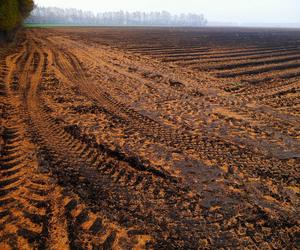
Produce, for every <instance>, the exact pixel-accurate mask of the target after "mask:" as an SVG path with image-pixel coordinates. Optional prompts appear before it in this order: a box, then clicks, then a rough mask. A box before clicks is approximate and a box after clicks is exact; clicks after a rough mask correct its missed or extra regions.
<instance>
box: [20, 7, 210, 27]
mask: <svg viewBox="0 0 300 250" xmlns="http://www.w3.org/2000/svg"><path fill="white" fill-rule="evenodd" d="M26 23H29V24H57V25H107V26H135V25H145V26H204V25H206V23H207V21H206V19H205V18H204V16H203V15H197V14H180V15H172V14H170V13H169V12H167V11H161V12H147V13H146V12H140V11H136V12H124V11H116V12H102V13H97V14H94V13H93V12H91V11H82V10H78V9H62V8H56V7H37V8H35V9H34V10H33V12H32V14H31V16H30V17H29V18H28V19H27V20H26Z"/></svg>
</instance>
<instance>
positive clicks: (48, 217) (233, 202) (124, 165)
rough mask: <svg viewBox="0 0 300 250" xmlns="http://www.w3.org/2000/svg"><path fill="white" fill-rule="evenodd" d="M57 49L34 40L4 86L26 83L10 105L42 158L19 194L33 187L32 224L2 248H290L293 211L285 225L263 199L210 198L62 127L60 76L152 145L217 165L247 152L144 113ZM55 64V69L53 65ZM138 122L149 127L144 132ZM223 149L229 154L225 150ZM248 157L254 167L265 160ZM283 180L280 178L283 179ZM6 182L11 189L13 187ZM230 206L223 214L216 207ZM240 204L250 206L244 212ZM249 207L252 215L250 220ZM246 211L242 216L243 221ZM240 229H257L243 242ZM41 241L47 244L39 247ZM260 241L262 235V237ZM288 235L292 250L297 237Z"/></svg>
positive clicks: (12, 153) (29, 193)
mask: <svg viewBox="0 0 300 250" xmlns="http://www.w3.org/2000/svg"><path fill="white" fill-rule="evenodd" d="M51 49H53V47H49V49H45V47H44V46H41V45H40V40H39V39H37V38H35V36H34V35H32V34H31V35H30V37H29V39H28V43H27V45H26V49H25V50H24V51H23V52H22V54H21V55H20V57H19V58H20V61H18V63H16V62H15V65H14V66H11V73H10V74H9V75H10V76H9V77H8V78H9V80H7V83H8V84H7V86H9V85H12V83H13V81H14V80H15V79H14V76H15V75H18V78H19V79H18V82H19V83H20V84H19V87H18V88H17V89H16V90H12V91H11V93H9V94H8V95H9V96H14V94H13V93H15V94H16V95H15V96H14V97H13V98H14V100H13V101H12V100H11V101H10V102H11V103H13V104H14V107H15V108H14V109H15V110H16V112H17V113H18V112H20V113H22V118H23V119H24V120H25V122H26V124H27V127H26V129H27V131H26V133H27V132H28V133H29V134H30V135H31V138H32V139H31V140H32V142H34V144H35V146H34V145H31V143H30V142H28V143H22V144H21V145H20V146H18V147H22V148H24V149H23V151H26V152H28V153H29V152H33V151H34V150H33V148H34V147H36V149H35V150H36V151H37V156H36V159H35V158H33V159H32V161H33V164H32V166H34V167H31V165H26V166H29V167H28V168H29V170H27V169H26V171H25V170H24V171H25V172H26V175H24V178H25V182H26V183H25V187H24V185H23V184H22V183H20V187H22V190H23V189H24V190H27V189H28V191H26V192H25V191H24V193H26V195H27V196H29V198H30V199H31V201H30V202H29V203H30V204H29V205H27V203H26V205H24V208H25V210H26V211H25V212H26V216H27V217H29V218H30V221H34V222H31V223H32V225H31V224H30V225H27V224H24V225H22V226H23V227H20V229H18V230H19V232H20V233H16V232H15V231H12V232H10V231H9V230H7V229H5V230H4V232H5V233H6V232H10V233H9V237H6V238H7V239H8V240H6V241H4V244H6V245H10V246H11V247H12V248H13V246H16V247H17V248H18V246H20V244H21V243H23V242H24V241H26V244H28V248H38V247H40V248H51V247H52V248H54V249H55V248H56V249H67V248H71V249H118V248H121V249H131V248H136V249H141V248H146V246H148V247H150V248H151V247H152V248H155V249H163V248H165V249H166V248H169V249H179V248H180V249H187V248H188V249H197V248H199V247H201V248H205V247H207V248H217V247H221V246H227V247H237V246H246V245H248V246H252V247H257V248H260V247H262V246H263V243H265V244H264V246H266V245H268V246H273V245H272V244H275V243H274V242H275V241H277V240H278V241H279V243H278V244H281V246H282V245H283V242H284V239H283V238H280V237H281V236H279V235H278V233H277V232H275V231H274V227H273V226H272V225H273V224H276V223H281V224H280V225H281V226H280V228H279V229H278V231H283V232H284V231H287V230H290V229H291V230H294V228H293V225H294V224H293V223H294V221H293V220H291V219H290V218H291V216H290V214H289V215H287V216H286V218H287V219H286V218H285V217H283V216H281V217H279V218H276V219H274V218H272V219H270V218H269V215H268V214H267V213H266V212H265V211H263V210H262V209H261V206H260V204H259V202H258V203H256V204H255V206H254V207H252V206H250V204H249V203H248V199H249V197H246V198H245V197H243V196H242V195H241V196H239V195H238V194H233V195H232V194H231V193H230V192H228V190H223V191H224V192H223V194H222V197H214V198H212V197H210V199H208V200H205V198H207V197H200V196H199V195H198V194H195V193H194V192H192V191H191V190H190V189H188V188H186V187H184V186H183V185H181V182H180V180H178V179H175V178H173V177H172V176H170V175H169V174H168V173H166V172H164V171H163V170H160V169H159V170H158V169H156V168H155V167H152V166H151V165H149V164H144V162H140V161H139V160H138V159H135V158H128V157H127V156H125V155H123V154H122V153H120V152H118V151H117V150H116V151H114V150H110V149H108V148H106V147H105V146H104V145H99V144H98V143H97V142H96V141H95V140H94V139H93V138H89V137H88V136H87V135H85V134H83V133H82V131H81V130H80V128H79V127H77V126H76V125H74V126H65V124H64V123H63V121H61V120H60V119H59V118H57V117H55V114H52V112H51V109H50V108H49V107H47V105H46V102H45V100H44V95H43V89H42V86H43V85H45V84H46V83H47V82H48V83H50V84H51V83H52V81H58V78H59V77H60V76H61V74H65V76H66V78H69V80H70V81H73V82H74V83H75V84H78V85H79V86H80V88H81V92H82V93H81V92H80V94H84V95H86V96H88V97H90V98H91V99H94V100H97V101H98V103H99V105H100V106H101V108H103V109H105V111H107V112H110V113H111V114H114V115H117V116H119V117H121V118H122V119H123V120H125V121H126V122H127V123H128V126H129V127H131V128H132V129H133V130H136V131H139V132H140V133H141V134H144V135H145V136H147V137H150V138H152V139H153V141H155V142H162V143H165V144H167V145H169V146H172V147H174V148H179V149H182V150H189V149H192V150H195V151H197V152H200V153H201V155H202V154H203V155H207V156H208V157H209V158H210V159H212V160H213V159H214V158H215V157H219V156H220V155H222V154H224V152H226V153H228V152H232V151H235V150H236V151H237V154H241V151H239V150H240V149H239V148H237V147H235V145H234V144H228V145H227V142H224V141H218V140H216V139H211V138H203V137H197V136H194V135H190V134H186V133H180V131H176V130H173V129H171V128H169V127H167V126H163V125H162V124H160V123H158V122H157V121H155V120H152V119H151V118H149V117H147V116H144V115H142V114H139V113H138V112H137V111H135V110H133V109H131V108H129V107H128V106H126V105H125V104H123V103H121V102H118V101H117V100H115V99H114V98H113V97H112V96H111V95H109V93H107V92H104V91H102V90H101V89H98V88H97V86H95V85H93V84H90V82H89V77H88V76H87V75H86V73H85V70H84V69H83V68H82V67H83V66H82V65H81V63H80V61H79V59H78V58H77V57H76V56H75V55H74V54H73V53H71V52H68V51H59V50H57V53H53V52H52V51H51ZM53 63H54V64H56V65H55V66H52V64H53ZM74 72H76V73H77V74H76V75H77V76H76V77H74ZM33 73H34V74H33ZM57 74H59V76H58V75H57ZM3 92H5V91H3ZM18 94H19V96H18ZM11 114H13V113H11ZM13 116H15V115H13ZM15 117H16V118H15V120H13V119H10V120H12V122H13V123H17V124H23V123H24V121H23V120H21V119H20V118H18V116H17V115H16V116H15ZM141 124H143V125H144V128H142V129H141V128H140V126H141ZM14 129H15V127H13V126H11V127H9V126H8V131H7V132H6V134H8V137H10V136H11V137H14V136H18V135H19V134H18V132H19V131H23V130H24V129H23V128H18V127H17V130H14ZM15 132H16V133H17V134H14V133H15ZM26 133H25V130H24V134H23V132H22V133H20V134H21V137H15V138H13V139H12V140H10V139H9V138H6V139H5V140H6V141H7V140H8V142H9V143H17V142H18V141H20V142H23V137H26V136H27V134H26ZM9 140H10V141H9ZM15 140H16V141H15ZM27 144H28V145H30V146H28V145H27ZM26 145H27V146H26ZM226 147H228V148H229V151H224V150H226ZM5 150H8V151H7V152H6V151H5V152H6V153H5V154H6V155H7V158H4V159H5V160H7V161H8V162H10V159H11V158H13V157H14V156H16V157H17V161H21V160H22V159H23V158H22V157H21V158H19V156H18V154H16V152H15V150H16V148H5ZM3 152H4V151H3ZM242 153H243V152H242ZM249 154H253V152H249V153H247V151H246V152H245V154H244V155H242V158H243V157H244V158H243V159H245V165H244V167H245V168H246V167H248V165H247V164H249V161H248V160H249V159H248V157H249ZM24 155H26V154H24ZM263 160H264V159H263ZM251 161H253V162H256V163H257V162H259V161H260V158H253V159H251ZM18 164H19V163H18ZM267 164H269V163H267ZM250 167H251V166H250ZM263 167H264V165H263V164H262V168H263ZM279 167H280V166H279ZM1 171H2V170H1ZM22 173H23V172H22ZM27 176H28V177H31V178H26V177H27ZM278 178H279V180H282V179H283V176H282V175H279V176H278ZM29 179H30V180H29ZM7 180H8V181H7ZM1 181H2V175H1ZM9 181H12V182H15V183H18V180H14V179H12V178H9V179H5V178H4V177H3V183H2V182H1V183H2V184H3V185H6V184H8V183H9ZM8 185H12V188H13V187H14V186H13V185H14V184H8ZM16 185H17V184H16ZM216 185H217V184H216ZM6 187H7V186H5V188H6ZM8 187H10V186H8ZM23 187H24V188H23ZM0 188H1V187H0ZM5 188H4V190H5ZM215 188H220V192H222V187H221V186H220V187H219V186H216V187H215ZM1 191H2V188H1ZM0 194H2V193H0ZM4 195H6V193H5V192H4ZM24 195H25V194H24ZM24 199H25V198H24ZM24 199H23V198H22V202H23V200H24ZM20 200H21V198H20ZM223 202H225V203H226V204H227V205H224V203H223ZM31 203H32V204H33V205H32V204H31ZM46 204H47V206H46ZM223 205H224V208H219V206H223ZM243 205H245V209H244V210H243V209H241V207H243ZM33 207H34V208H33ZM28 208H30V209H33V211H31V210H30V214H28V213H27V210H28ZM174 208H176V209H174ZM211 208H213V209H212V210H211ZM18 209H19V207H17V208H16V210H18ZM47 209H48V210H47ZM5 211H6V210H4V214H5V213H6V212H5ZM249 211H251V212H253V213H254V214H251V215H249V216H248V217H247V216H246V219H245V218H244V217H245V215H246V214H248V213H249ZM20 213H21V212H17V213H16V214H20ZM32 214H33V215H32ZM241 214H242V216H244V217H243V219H240V216H241ZM236 216H237V217H236ZM27 217H26V218H27ZM60 218H61V219H60ZM284 218H285V219H284ZM258 220H260V223H261V224H262V225H263V228H266V229H267V231H266V232H264V233H263V236H260V235H259V236H257V235H255V234H254V233H253V221H258ZM288 220H289V222H287V221H288ZM269 222H270V223H269ZM245 223H246V224H245ZM272 223H273V224H272ZM35 224H37V225H38V226H35ZM5 225H6V226H7V227H10V226H11V223H10V222H9V221H6V222H5ZM0 230H1V229H0ZM264 230H265V229H264ZM243 231H247V232H248V231H249V232H250V233H249V234H248V233H247V237H246V234H245V232H244V233H243ZM258 231H259V230H258ZM44 235H46V236H47V237H48V238H50V239H49V240H45V241H44V242H41V239H43V237H42V236H44ZM259 237H263V238H261V240H259ZM285 237H287V240H288V241H287V242H288V244H290V246H292V243H291V242H293V239H294V238H293V237H294V234H293V233H291V235H289V236H285ZM289 237H290V238H289ZM60 238H61V239H63V242H60V240H59V239H60ZM246 238H247V239H246ZM23 239H25V240H23ZM267 242H268V243H267ZM42 244H44V245H42Z"/></svg>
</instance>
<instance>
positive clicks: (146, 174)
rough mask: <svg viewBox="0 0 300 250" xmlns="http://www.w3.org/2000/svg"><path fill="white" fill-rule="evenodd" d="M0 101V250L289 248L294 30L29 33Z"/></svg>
mask: <svg viewBox="0 0 300 250" xmlns="http://www.w3.org/2000/svg"><path fill="white" fill-rule="evenodd" d="M0 100H1V101H0V115H1V124H0V153H1V159H0V164H1V165H0V249H59V250H60V249H220V248H223V249H297V248H299V244H300V225H299V223H300V217H299V211H300V209H299V208H300V206H299V205H300V204H299V192H300V184H299V180H300V179H299V175H300V171H299V170H300V169H299V166H300V31H299V30H280V29H278V30H276V29H275V30H268V29H266V30H264V29H260V30H259V29H213V28H211V29H208V28H206V29H192V28H191V29H180V28H170V29H168V28H60V29H31V30H27V31H25V32H24V33H23V36H22V39H20V40H19V42H18V43H17V45H16V46H10V47H4V46H2V47H1V48H0Z"/></svg>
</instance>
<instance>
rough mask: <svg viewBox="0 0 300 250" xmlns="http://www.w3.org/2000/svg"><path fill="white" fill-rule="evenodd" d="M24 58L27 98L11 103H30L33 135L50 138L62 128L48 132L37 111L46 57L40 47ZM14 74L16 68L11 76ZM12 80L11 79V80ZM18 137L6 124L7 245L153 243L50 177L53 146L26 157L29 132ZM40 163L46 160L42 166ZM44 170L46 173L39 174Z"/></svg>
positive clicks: (0, 185) (3, 169)
mask: <svg viewBox="0 0 300 250" xmlns="http://www.w3.org/2000/svg"><path fill="white" fill-rule="evenodd" d="M36 46H37V45H36V44H31V45H29V46H28V47H27V49H29V50H32V49H34V47H36ZM32 47H33V48H32ZM20 58H21V60H20V61H18V65H17V66H16V71H17V72H19V73H18V74H20V75H21V76H20V79H19V80H20V83H22V84H21V85H20V90H21V91H20V93H23V94H22V98H23V100H22V102H20V100H18V98H17V97H16V98H13V97H11V100H9V101H10V102H11V103H13V104H14V105H16V106H17V107H19V106H18V105H20V106H21V105H24V107H23V111H24V112H25V114H26V113H27V114H28V115H29V119H28V118H25V119H27V122H28V120H29V124H30V125H32V127H31V128H30V129H29V130H30V132H31V133H32V135H33V140H36V137H34V135H37V134H36V133H37V132H39V133H41V134H42V135H44V136H45V135H46V134H45V131H46V132H49V134H47V136H49V135H50V134H51V133H55V132H57V131H55V130H54V131H49V129H48V130H46V129H47V128H48V126H47V125H45V120H44V121H41V120H39V119H41V118H42V119H44V118H45V119H46V121H47V118H48V117H47V116H43V115H42V116H41V115H40V114H39V112H41V110H39V109H37V107H36V104H35V101H37V96H36V91H37V89H36V87H37V85H35V84H37V82H38V81H39V75H40V70H41V65H42V63H43V61H44V59H45V57H44V55H43V54H42V53H41V52H39V51H37V50H35V49H34V51H32V52H29V53H28V54H26V55H23V56H21V57H20ZM15 64H16V63H15ZM14 73H15V72H14V70H13V69H12V72H11V73H10V75H14ZM29 73H34V74H33V77H30V76H29ZM8 78H9V77H8ZM6 81H7V82H10V80H9V79H8V80H6ZM8 85H9V84H8ZM32 88H34V89H32ZM31 98H32V99H31ZM29 100H30V101H29ZM31 108H32V110H30V109H31ZM12 110H15V113H16V114H14V112H10V117H8V120H9V122H16V123H18V124H22V121H21V119H20V118H18V115H20V114H19V113H20V110H18V108H12ZM33 112H37V113H35V114H34V113H33ZM39 115H40V116H39ZM48 120H49V118H48ZM34 126H36V127H34ZM50 127H51V125H50ZM51 128H53V127H51ZM23 130H24V129H23ZM58 133H59V132H58ZM18 135H19V134H18V130H17V129H15V128H5V129H4V131H3V138H4V145H5V146H4V148H3V150H1V151H2V152H1V155H2V154H3V155H4V157H3V158H2V159H1V169H0V170H1V181H0V189H1V190H0V196H1V198H2V199H1V202H0V204H1V220H2V221H1V222H2V223H1V224H2V225H4V227H3V228H1V232H0V237H1V238H0V241H1V245H2V247H3V249H6V248H11V249H15V248H19V247H20V246H22V248H26V249H46V248H53V249H68V248H69V247H70V248H71V249H92V248H93V249H96V248H101V249H102V248H104V249H111V248H115V247H118V246H120V245H121V244H125V243H126V244H127V245H128V246H131V247H134V246H135V245H136V246H140V247H143V245H144V244H145V243H147V241H148V240H149V239H150V238H149V237H147V236H143V235H141V234H140V233H138V234H133V235H127V231H128V230H127V231H126V230H124V229H122V228H120V227H119V226H117V225H115V224H114V223H112V222H111V221H109V220H107V218H106V217H105V216H103V215H102V214H100V215H99V213H95V212H92V211H91V209H90V208H88V207H87V206H86V205H84V204H83V203H82V201H81V198H79V197H78V196H77V195H76V194H69V193H70V191H67V190H63V189H62V188H61V187H59V186H57V185H55V182H56V181H55V180H53V178H52V177H50V176H49V173H50V170H51V160H48V159H47V160H44V159H45V157H46V156H47V154H49V152H48V150H40V151H38V152H39V154H40V155H39V159H33V160H32V161H28V160H26V161H24V160H23V158H26V159H27V154H32V153H33V152H34V151H33V148H32V147H33V146H32V145H31V147H30V149H26V148H25V149H23V148H24V145H27V142H26V139H25V137H26V135H25V131H24V134H23V135H22V136H21V137H20V136H18ZM60 135H61V134H60ZM52 143H53V141H52ZM28 144H30V142H28ZM46 145H49V144H46ZM52 145H53V144H52ZM58 145H59V144H58ZM60 145H62V143H61V144H60ZM64 146H66V145H64ZM80 146H82V145H80ZM59 150H62V148H59ZM20 152H22V153H23V154H22V155H21V156H19V154H20ZM55 152H57V148H55ZM81 153H83V151H82V152H81ZM85 153H86V152H85ZM64 156H65V155H64ZM76 156H77V155H76ZM28 157H30V156H28ZM74 157H75V155H74ZM77 157H78V156H77ZM46 158H47V157H46ZM48 158H49V156H48ZM59 159H61V158H58V159H56V160H55V161H54V162H55V163H57V161H58V160H59ZM39 161H42V164H41V163H40V162H39ZM66 162H68V161H66ZM85 163H86V162H85ZM49 164H50V166H49ZM43 165H45V166H43ZM39 168H41V171H42V173H39ZM49 168H50V170H49ZM43 172H46V173H47V174H43ZM54 172H55V171H54ZM53 181H54V184H53ZM71 193H72V192H71ZM136 235H137V236H136ZM120 237H121V240H120ZM126 237H127V239H126ZM47 239H49V240H47ZM128 239H130V240H128ZM124 242H125V243H124Z"/></svg>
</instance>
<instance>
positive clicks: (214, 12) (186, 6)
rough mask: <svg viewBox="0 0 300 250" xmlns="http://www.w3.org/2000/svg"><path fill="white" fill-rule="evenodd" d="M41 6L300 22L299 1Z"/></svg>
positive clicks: (122, 0) (44, 2)
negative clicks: (163, 12)
mask: <svg viewBox="0 0 300 250" xmlns="http://www.w3.org/2000/svg"><path fill="white" fill-rule="evenodd" d="M35 2H36V4H38V5H40V6H57V7H63V8H72V7H73V8H78V9H83V10H92V11H94V12H102V11H117V10H125V11H127V10H128V11H135V10H140V11H156V10H158V11H159V10H167V11H169V12H171V13H187V12H192V13H199V14H200V13H203V14H204V15H205V16H206V18H207V19H208V20H209V21H222V22H236V23H243V22H259V23H300V0H35Z"/></svg>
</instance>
